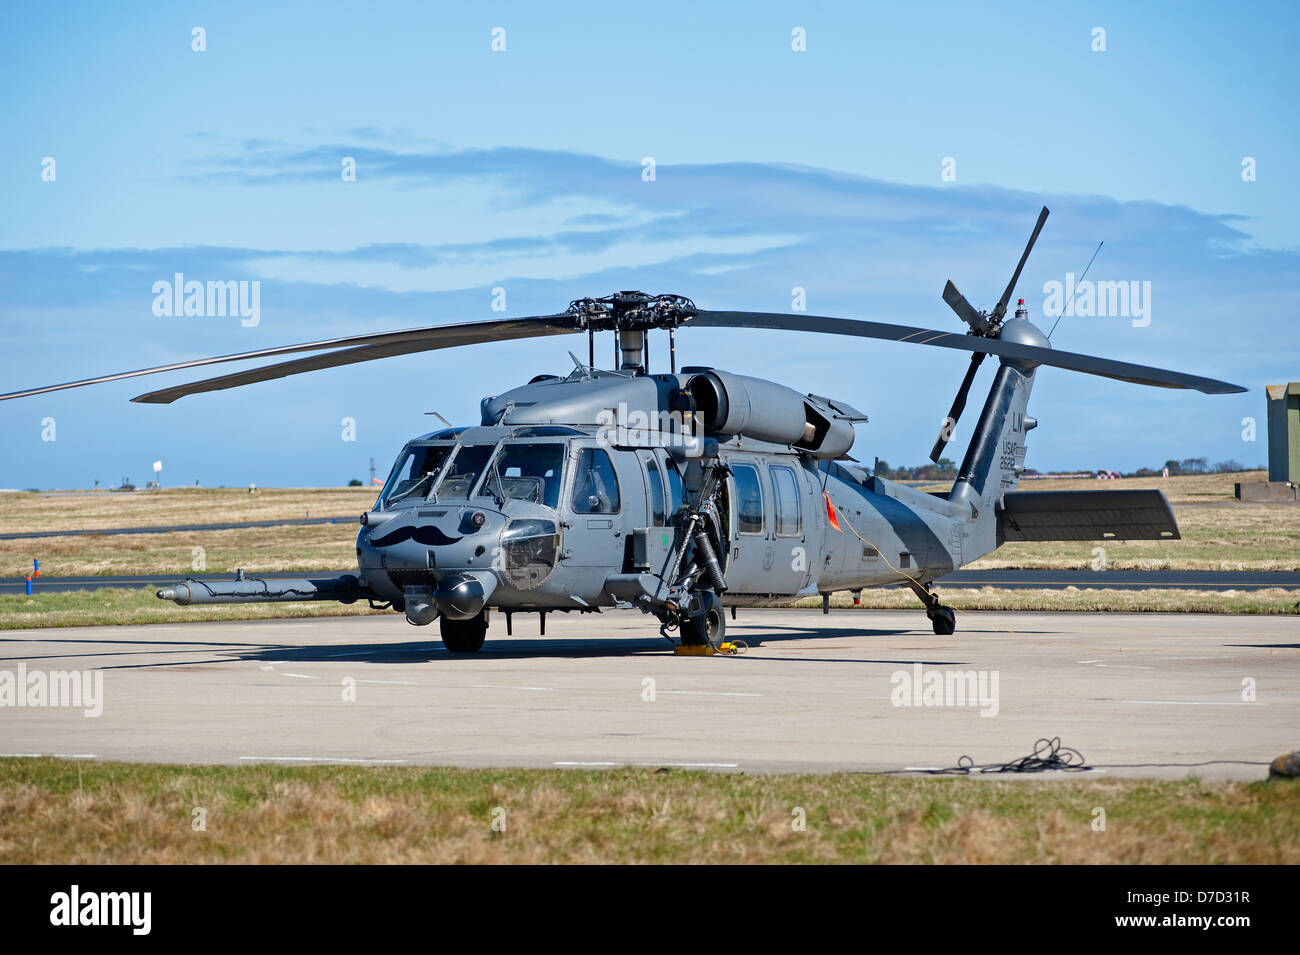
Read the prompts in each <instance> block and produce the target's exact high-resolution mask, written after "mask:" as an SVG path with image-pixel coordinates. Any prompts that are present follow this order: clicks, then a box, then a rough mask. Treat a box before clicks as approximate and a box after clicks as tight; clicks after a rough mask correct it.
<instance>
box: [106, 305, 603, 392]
mask: <svg viewBox="0 0 1300 955" xmlns="http://www.w3.org/2000/svg"><path fill="white" fill-rule="evenodd" d="M551 318H554V319H557V321H555V322H553V323H540V322H538V321H537V320H536V319H505V320H503V321H499V322H466V323H464V324H461V325H441V326H435V328H436V329H437V331H438V334H436V335H435V334H432V333H430V331H428V330H426V333H425V334H424V335H422V336H421V337H419V338H416V339H414V340H402V341H396V342H380V343H379V344H372V345H362V346H361V347H360V348H347V349H343V350H342V351H333V352H327V353H326V354H324V355H311V356H310V357H307V358H296V359H294V360H293V361H284V362H280V363H279V364H276V365H263V366H262V367H260V368H250V369H248V370H247V371H236V372H232V373H231V374H229V375H222V376H221V377H219V378H205V379H203V380H202V381H191V382H186V383H185V384H183V385H175V386H173V387H171V388H163V389H161V390H159V391H151V392H149V393H148V394H143V395H137V396H136V397H134V398H132V399H131V400H132V401H138V402H143V403H145V404H158V405H162V404H170V403H171V402H173V401H175V400H176V399H177V398H184V397H185V396H186V395H197V394H202V393H203V392H206V391H224V390H225V389H227V388H238V387H240V386H241V385H251V384H253V383H255V382H259V381H271V380H272V379H275V378H286V377H288V376H289V375H301V374H303V373H304V372H308V371H317V370H318V369H321V368H337V367H338V366H339V365H353V364H356V363H357V362H362V361H374V360H375V359H377V358H392V357H394V356H396V355H412V354H415V353H416V352H423V351H436V350H437V349H440V348H456V347H458V346H460V345H476V344H480V343H482V342H488V341H494V342H501V341H513V340H515V339H519V338H539V337H541V336H544V335H565V334H569V333H571V332H576V331H579V330H580V329H579V327H578V323H577V321H576V319H575V318H574V316H572V315H557V316H551ZM559 319H563V320H565V321H563V322H561V321H558V320H559ZM485 326H491V328H486V327H485Z"/></svg>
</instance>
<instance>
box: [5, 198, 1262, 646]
mask: <svg viewBox="0 0 1300 955" xmlns="http://www.w3.org/2000/svg"><path fill="white" fill-rule="evenodd" d="M1047 216H1048V210H1047V209H1046V208H1044V209H1043V210H1042V212H1041V213H1040V214H1039V217H1038V222H1037V224H1036V225H1035V227H1034V230H1033V233H1032V234H1031V235H1030V237H1029V242H1028V244H1027V245H1026V247H1025V250H1024V254H1023V255H1021V257H1020V262H1019V263H1018V264H1017V266H1016V268H1015V271H1014V272H1013V273H1012V276H1011V281H1010V282H1008V283H1007V286H1006V289H1005V291H1003V293H1002V297H1001V298H1000V299H999V300H998V303H997V305H996V306H994V308H993V310H992V311H989V312H985V311H981V310H978V309H976V308H974V307H973V306H972V305H971V304H970V303H969V302H968V301H967V300H966V298H965V297H964V296H963V295H962V294H961V292H959V291H958V290H957V288H956V286H954V285H953V283H952V282H951V281H949V282H948V284H947V286H946V287H945V289H944V292H943V299H944V301H945V302H947V303H948V305H949V306H950V307H951V308H952V309H953V310H954V311H955V312H956V313H957V315H958V317H960V318H961V320H962V321H963V322H965V323H966V324H967V325H968V326H969V330H968V331H967V332H966V333H965V334H954V333H950V332H942V331H934V330H931V329H925V328H912V327H909V326H903V325H891V324H882V323H878V322H869V321H859V320H853V319H845V318H829V317H822V316H813V315H802V314H799V315H793V314H779V313H771V312H735V311H709V310H704V309H699V308H696V306H695V305H694V303H693V302H691V301H690V300H689V299H686V298H683V297H681V296H679V295H647V294H644V293H642V292H619V293H617V294H614V295H610V296H607V297H604V298H584V299H578V300H576V301H574V302H572V303H571V304H570V305H569V307H568V308H567V309H566V310H565V311H563V312H560V313H557V314H554V315H540V316H531V317H527V318H512V319H503V320H495V321H480V322H468V323H463V324H453V325H434V326H430V327H426V328H416V329H410V330H406V331H394V332H384V333H380V334H373V335H357V336H351V337H347V338H337V339H332V340H328V341H318V342H311V343H307V344H299V345H287V346H283V347H279V348H268V349H262V350H260V351H253V352H245V353H242V354H237V355H225V356H221V357H216V358H206V359H201V360H197V361H187V362H180V363H177V364H172V365H163V366H159V367H155V368H145V369H141V370H139V371H131V372H124V373H120V374H115V375H106V376H103V377H99V378H90V379H85V380H82V381H75V382H68V383H66V384H61V385H52V386H47V387H43V388H33V389H29V390H26V391H19V392H14V393H11V394H6V395H0V399H10V398H18V397H24V396H28V395H35V394H42V393H45V392H50V391H56V390H59V389H63V388H74V387H79V386H82V385H89V384H95V383H97V382H105V381H115V380H118V379H121V378H130V377H134V376H137V375H147V374H154V373H157V372H165V371H177V370H181V369H187V368H197V367H201V366H204V365H210V364H218V363H221V362H228V361H240V360H246V359H251V358H269V357H272V356H278V355H287V354H292V353H295V352H320V353H321V354H316V355H312V356H310V357H303V358H295V359H292V360H289V361H284V362H280V363H278V364H273V365H269V366H263V367H259V368H254V369H252V370H248V371H239V372H235V373H233V374H227V375H223V376H221V377H217V378H209V379H205V380H202V381H197V382H191V383H188V384H182V385H176V386H174V387H170V388H164V389H161V390H159V391H153V392H150V393H148V394H144V395H140V396H138V397H136V398H133V399H132V400H133V401H138V402H150V403H169V402H172V401H175V400H176V399H177V398H181V397H184V396H186V395H193V394H200V393H203V392H209V391H220V390H223V389H227V388H236V387H240V386H242V385H248V384H252V383H254V382H259V381H267V380H270V379H273V378H283V377H285V376H288V375H296V374H301V373H303V372H308V371H316V370H319V369H322V368H331V367H336V366H339V365H346V364H353V363H356V362H363V361H371V360H373V359H378V358H386V357H389V356H393V355H408V354H412V353H415V352H424V351H434V350H437V349H442V348H451V347H454V346H460V345H470V344H476V343H482V342H493V341H508V340H515V339H523V338H539V337H547V336H553V335H566V334H581V333H586V335H587V339H588V360H587V361H586V362H585V363H583V362H582V361H581V360H580V359H578V358H577V357H576V356H573V354H572V352H570V357H572V358H573V363H574V368H573V370H572V371H571V372H569V373H568V374H567V375H563V376H560V375H549V374H543V375H538V376H536V377H535V378H533V379H532V380H531V381H530V382H528V383H527V384H526V385H522V386H520V387H517V388H513V389H511V390H509V391H506V392H504V393H502V394H499V395H493V396H489V397H487V398H484V399H483V402H482V407H481V412H482V414H481V421H480V423H479V424H478V425H475V426H473V427H451V426H450V424H448V426H447V427H446V428H445V429H443V430H438V431H433V432H430V433H428V434H424V435H421V436H420V437H417V438H414V439H412V440H411V441H409V442H408V443H407V444H406V446H405V447H404V448H403V449H402V452H401V454H400V455H399V456H398V458H397V462H396V464H395V465H394V466H393V469H392V472H391V473H390V475H389V477H388V480H387V481H386V483H385V484H384V486H383V489H382V490H381V491H380V492H379V497H378V499H377V500H376V502H375V505H374V507H373V508H371V509H370V510H368V511H366V512H365V513H364V514H362V515H361V519H360V520H361V525H362V526H361V530H360V532H359V533H358V534H357V571H356V572H355V573H347V574H342V575H340V576H338V577H334V578H328V579H302V580H290V581H286V580H274V581H270V580H261V579H257V578H252V577H246V576H245V575H244V574H243V572H242V571H241V572H240V573H239V574H238V575H237V576H236V577H235V579H234V580H229V581H212V580H206V581H201V580H194V579H188V580H185V581H183V582H180V583H177V584H175V585H173V586H171V587H168V588H166V589H164V590H160V591H159V592H158V596H159V597H160V598H162V599H165V600H173V601H175V602H176V603H178V604H183V605H191V604H206V603H252V602H259V601H295V600H336V601H342V602H344V603H351V602H355V601H357V600H363V599H364V600H368V601H370V602H371V605H372V606H390V607H392V608H393V609H395V610H397V611H401V612H404V613H405V614H406V619H407V620H408V621H410V622H411V623H412V624H415V625H418V626H424V625H427V624H430V623H432V622H433V621H434V620H438V621H439V623H440V627H441V632H442V640H443V643H444V645H445V646H446V648H447V649H448V650H449V651H451V652H453V653H470V652H474V651H477V650H478V649H479V648H480V647H482V645H483V642H484V638H485V636H486V633H487V629H488V615H489V611H490V609H492V608H495V609H498V610H500V611H502V612H503V613H504V615H505V618H506V629H507V632H508V633H509V632H511V618H512V615H513V614H514V613H518V612H536V613H539V614H540V621H541V628H542V632H543V633H544V632H545V621H546V614H547V613H549V612H552V611H566V612H574V611H576V612H580V613H589V612H600V611H603V610H606V609H638V610H641V611H642V612H644V613H649V614H653V615H654V616H655V617H656V618H658V620H659V621H660V623H661V627H660V631H661V633H663V634H664V635H665V636H666V637H668V639H669V640H670V641H671V640H672V636H671V633H672V631H677V633H678V635H679V639H680V641H681V643H682V644H683V645H684V646H689V647H698V648H705V649H707V647H709V646H712V647H715V648H716V647H718V646H719V645H720V644H721V643H722V642H723V640H724V635H725V631H726V615H725V612H724V601H725V602H726V604H727V605H729V606H730V607H732V608H733V613H734V608H735V607H737V606H745V605H753V604H756V603H771V602H774V601H782V600H788V599H796V598H800V597H805V596H815V595H818V594H820V595H821V596H822V598H823V604H822V606H823V610H826V609H827V608H828V606H829V604H828V599H829V595H830V593H831V592H832V591H837V590H852V591H855V592H857V591H860V590H861V589H863V588H867V587H890V586H906V587H910V588H911V589H912V590H913V591H915V592H916V594H917V596H918V597H919V598H920V600H921V602H922V603H923V605H924V607H925V611H926V614H927V616H928V617H929V619H930V621H931V624H932V626H933V629H934V632H935V633H937V634H951V633H953V632H954V629H955V627H956V615H955V613H954V611H953V610H952V608H950V607H948V606H945V605H943V604H942V603H941V602H940V600H939V598H938V596H936V594H935V593H934V591H933V590H932V587H931V585H932V584H933V583H934V581H936V580H938V579H939V578H942V577H943V576H944V575H945V574H948V573H951V572H952V571H953V570H955V569H956V568H958V567H961V566H962V565H963V564H966V563H969V562H970V561H973V560H975V559H977V558H979V557H981V556H983V555H985V554H988V553H989V552H991V551H993V550H995V549H996V548H997V547H998V546H1000V545H1001V544H1002V543H1003V542H1004V541H1009V540H1021V541H1054V540H1115V539H1173V538H1178V537H1179V532H1178V525H1177V523H1176V522H1175V520H1174V515H1173V512H1172V510H1171V509H1170V506H1169V502H1168V500H1167V499H1166V498H1165V496H1164V494H1163V493H1162V492H1161V491H1158V490H1123V491H1092V490H1085V491H1018V490H1016V487H1017V485H1018V483H1019V479H1020V475H1021V473H1022V471H1023V470H1024V459H1025V438H1026V435H1027V434H1028V433H1029V432H1030V431H1031V430H1033V429H1034V428H1035V427H1037V426H1038V422H1037V421H1036V420H1034V418H1032V417H1030V416H1029V414H1028V413H1027V411H1026V408H1027V405H1028V401H1029V393H1030V390H1031V389H1032V387H1033V384H1034V378H1035V376H1036V375H1037V369H1038V368H1039V367H1040V366H1042V365H1048V366H1052V367H1056V368H1066V369H1070V370H1072V371H1080V372H1084V373H1087V374H1091V375H1100V376H1103V377H1107V378H1115V379H1119V380H1120V381H1129V382H1135V383H1138V384H1144V385H1154V386H1157V387H1164V388H1194V389H1196V390H1198V391H1201V392H1204V393H1207V394H1231V393H1238V392H1242V391H1245V390H1246V389H1244V388H1241V387H1239V386H1236V385H1232V384H1228V383H1226V382H1222V381H1216V380H1213V379H1209V378H1201V377H1198V376H1195V375H1188V374H1183V373H1181V372H1175V371H1166V370H1163V369H1159V368H1151V367H1146V366H1143V365H1134V364H1129V363H1127V362H1120V361H1112V360H1110V359H1105V358H1097V357H1093V356H1090V355H1081V354H1075V353H1071V352H1062V351H1057V350H1055V349H1053V348H1052V347H1051V345H1050V344H1049V342H1048V340H1047V337H1046V336H1045V335H1043V333H1042V332H1041V331H1040V330H1039V329H1038V328H1037V327H1035V326H1034V324H1033V323H1032V322H1030V321H1029V319H1028V313H1027V311H1026V310H1025V309H1024V307H1023V300H1022V301H1021V307H1020V308H1018V309H1017V310H1016V312H1015V314H1014V317H1012V318H1011V319H1009V320H1008V319H1007V317H1006V316H1007V306H1008V303H1009V302H1010V300H1011V296H1012V294H1013V292H1014V291H1015V286H1016V283H1017V281H1018V280H1019V278H1020V273H1021V271H1022V270H1023V269H1024V266H1025V261H1026V260H1027V259H1028V257H1029V253H1030V251H1031V250H1032V249H1033V246H1034V243H1035V241H1036V240H1037V238H1038V235H1039V233H1040V232H1041V231H1042V228H1043V224H1044V222H1045V221H1046V220H1047ZM680 328H758V329H786V330H792V331H801V332H817V333H820V334H830V335H844V336H850V337H858V338H876V339H884V340H887V341H898V342H909V343H912V344H921V345H930V346H937V347H941V348H952V349H958V350H961V351H967V352H970V353H971V359H970V365H969V367H968V369H967V371H966V375H965V378H964V379H963V380H962V383H961V386H960V388H959V389H958V391H957V396H956V399H955V400H954V401H953V404H952V408H951V411H950V412H949V414H948V416H947V418H946V419H945V422H944V427H943V430H942V431H941V433H940V436H939V439H938V441H937V442H936V443H935V445H934V449H933V450H932V452H931V458H932V459H933V460H936V461H937V460H938V458H939V455H940V453H941V452H942V451H943V449H944V446H945V445H946V443H947V441H948V438H949V436H950V435H951V433H952V428H953V427H954V426H955V424H956V422H957V420H958V418H959V417H960V416H961V413H962V410H963V409H964V407H965V405H966V400H967V396H968V393H969V391H970V388H971V385H972V383H973V381H974V379H975V373H976V371H977V370H978V368H979V366H980V363H981V362H982V361H983V360H984V357H985V356H986V355H996V356H997V357H998V360H999V365H998V369H997V372H996V374H995V376H994V379H993V384H992V387H991V388H990V389H989V393H988V397H987V398H986V400H985V402H984V408H983V410H982V411H981V412H980V417H979V420H978V422H976V425H975V427H974V432H973V435H972V437H971V440H970V445H969V447H968V448H967V450H966V454H965V457H964V458H963V460H962V463H961V466H960V469H959V471H958V475H957V478H956V481H955V482H954V483H953V485H952V488H951V489H950V490H949V491H948V492H946V493H924V492H921V491H918V490H915V489H913V488H911V487H907V486H905V485H902V484H898V483H895V482H892V481H888V480H885V479H883V478H881V477H878V476H876V475H873V474H871V473H870V472H869V471H867V470H865V469H863V468H861V467H859V466H857V465H856V463H855V462H854V461H853V459H852V458H850V457H848V452H849V449H850V448H851V447H852V445H853V441H854V425H856V424H859V423H863V422H866V420H867V416H866V415H865V414H863V413H862V412H860V411H858V410H857V409H855V408H854V407H853V406H852V405H851V404H849V403H848V402H845V401H842V400H839V399H837V398H829V397H823V396H820V395H814V394H801V393H800V392H798V391H795V390H794V389H792V388H788V387H786V386H785V385H781V384H777V383H775V382H771V381H765V380H762V379H759V378H752V377H747V376H745V375H739V374H734V373H732V372H727V371H722V370H720V369H717V368H712V367H704V366H697V367H692V366H687V367H683V368H682V369H681V370H680V371H678V369H677V357H676V340H675V333H676V331H677V329H680ZM605 331H609V332H613V333H614V335H615V339H616V348H615V362H614V363H615V364H616V366H617V367H615V368H610V369H604V368H597V367H596V357H595V354H596V352H595V336H596V333H597V332H605ZM651 331H666V332H667V333H668V367H669V370H668V372H667V373H662V372H661V373H652V372H651V370H650V349H649V333H650V332H651ZM444 423H445V424H446V423H447V422H444Z"/></svg>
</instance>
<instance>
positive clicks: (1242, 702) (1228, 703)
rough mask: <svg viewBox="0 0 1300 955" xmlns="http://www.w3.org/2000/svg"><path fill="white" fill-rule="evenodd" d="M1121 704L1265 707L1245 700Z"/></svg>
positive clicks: (1165, 701) (1146, 701)
mask: <svg viewBox="0 0 1300 955" xmlns="http://www.w3.org/2000/svg"><path fill="white" fill-rule="evenodd" d="M1120 702H1121V703H1149V704H1151V705H1152V706H1263V705H1264V704H1263V703H1247V702H1246V701H1245V700H1120Z"/></svg>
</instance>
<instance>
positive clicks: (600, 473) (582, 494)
mask: <svg viewBox="0 0 1300 955" xmlns="http://www.w3.org/2000/svg"><path fill="white" fill-rule="evenodd" d="M618 509H619V495H618V477H617V476H616V475H615V474H614V465H613V464H612V463H610V460H609V455H608V454H606V453H605V451H604V450H603V449H602V448H583V449H582V450H581V451H580V452H578V457H577V459H576V463H575V470H574V475H573V510H574V512H575V513H577V514H617V513H618Z"/></svg>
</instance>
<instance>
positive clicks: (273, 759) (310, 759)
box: [239, 756, 407, 765]
mask: <svg viewBox="0 0 1300 955" xmlns="http://www.w3.org/2000/svg"><path fill="white" fill-rule="evenodd" d="M239 758H240V759H241V760H246V761H248V762H256V763H375V764H380V765H388V764H392V763H405V762H407V760H405V759H350V758H348V757H344V756H241V757H239Z"/></svg>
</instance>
